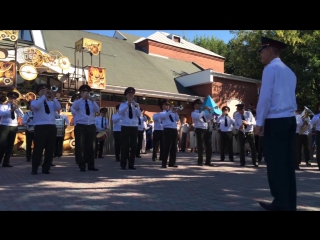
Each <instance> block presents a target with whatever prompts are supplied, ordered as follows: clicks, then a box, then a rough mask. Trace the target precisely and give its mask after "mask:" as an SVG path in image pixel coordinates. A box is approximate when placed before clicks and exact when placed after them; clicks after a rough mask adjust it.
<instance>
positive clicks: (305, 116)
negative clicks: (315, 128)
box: [299, 106, 314, 134]
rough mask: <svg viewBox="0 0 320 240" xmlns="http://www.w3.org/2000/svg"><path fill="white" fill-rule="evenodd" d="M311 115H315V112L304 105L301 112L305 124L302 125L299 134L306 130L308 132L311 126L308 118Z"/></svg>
mask: <svg viewBox="0 0 320 240" xmlns="http://www.w3.org/2000/svg"><path fill="white" fill-rule="evenodd" d="M310 116H314V113H313V112H312V111H311V110H310V109H309V108H307V107H306V106H304V110H303V112H302V113H301V119H302V121H303V124H302V126H301V127H300V130H299V134H303V133H304V132H306V131H307V130H308V129H309V128H310V127H309V121H308V120H307V119H308V117H310Z"/></svg>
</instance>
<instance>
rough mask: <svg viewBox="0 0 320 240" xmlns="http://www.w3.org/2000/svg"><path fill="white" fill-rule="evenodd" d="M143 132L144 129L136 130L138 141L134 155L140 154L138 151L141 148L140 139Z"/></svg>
mask: <svg viewBox="0 0 320 240" xmlns="http://www.w3.org/2000/svg"><path fill="white" fill-rule="evenodd" d="M143 132H144V130H142V131H141V130H138V143H137V148H136V157H139V156H140V151H141V149H142V140H143Z"/></svg>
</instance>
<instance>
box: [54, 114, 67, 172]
mask: <svg viewBox="0 0 320 240" xmlns="http://www.w3.org/2000/svg"><path fill="white" fill-rule="evenodd" d="M56 119H62V121H63V126H64V129H66V128H67V127H68V126H69V124H70V121H69V119H68V117H67V116H66V115H65V114H61V109H60V110H59V111H57V114H56ZM63 140H64V136H62V137H60V136H59V137H58V136H56V143H55V148H54V154H53V157H54V158H55V157H58V158H59V157H61V156H62V152H63ZM51 166H55V165H54V164H51Z"/></svg>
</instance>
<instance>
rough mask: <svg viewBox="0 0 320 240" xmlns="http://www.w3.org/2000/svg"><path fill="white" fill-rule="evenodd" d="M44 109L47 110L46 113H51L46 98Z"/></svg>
mask: <svg viewBox="0 0 320 240" xmlns="http://www.w3.org/2000/svg"><path fill="white" fill-rule="evenodd" d="M43 104H44V110H45V112H46V114H49V113H50V109H49V106H48V104H47V101H46V100H44V103H43Z"/></svg>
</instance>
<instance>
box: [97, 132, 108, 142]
mask: <svg viewBox="0 0 320 240" xmlns="http://www.w3.org/2000/svg"><path fill="white" fill-rule="evenodd" d="M107 136H108V133H107V132H106V131H104V130H102V131H101V132H99V133H98V134H97V136H96V137H97V139H98V140H99V141H100V142H101V141H103V140H105V139H106V138H107Z"/></svg>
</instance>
